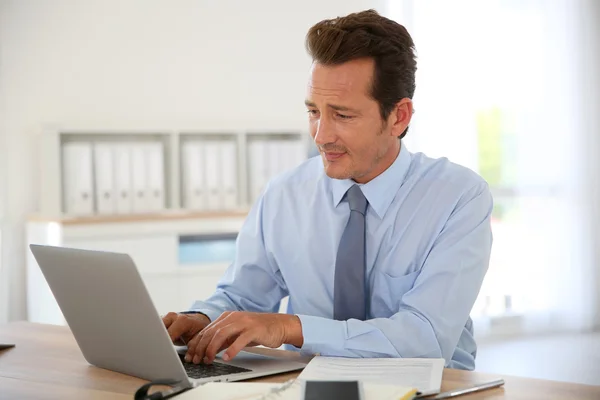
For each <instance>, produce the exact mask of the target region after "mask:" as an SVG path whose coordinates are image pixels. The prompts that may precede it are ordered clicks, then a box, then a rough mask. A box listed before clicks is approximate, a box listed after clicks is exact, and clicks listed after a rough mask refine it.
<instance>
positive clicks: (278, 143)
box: [263, 139, 287, 184]
mask: <svg viewBox="0 0 600 400" xmlns="http://www.w3.org/2000/svg"><path fill="white" fill-rule="evenodd" d="M283 143H284V142H283V141H282V140H281V139H270V140H268V141H266V142H265V144H266V146H267V162H268V164H269V166H268V167H267V168H266V170H265V172H264V176H263V179H264V182H265V184H266V183H267V182H268V181H269V180H271V178H273V177H274V176H275V175H277V174H279V173H281V172H283V168H282V165H281V164H282V159H283V158H284V157H285V154H284V152H283V151H282V150H283V148H282V144H283ZM285 162H287V161H285Z"/></svg>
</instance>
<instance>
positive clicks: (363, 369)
mask: <svg viewBox="0 0 600 400" xmlns="http://www.w3.org/2000/svg"><path fill="white" fill-rule="evenodd" d="M444 364H445V363H444V359H443V358H341V357H315V358H313V359H312V360H311V361H310V362H309V363H308V365H307V366H306V368H304V370H303V371H302V373H301V374H300V376H298V379H299V380H307V381H308V380H312V381H318V380H320V381H323V380H326V381H336V380H337V381H339V380H353V381H361V382H363V383H370V384H385V385H400V386H404V387H413V388H417V389H418V390H419V392H421V394H422V395H430V394H437V393H439V392H440V390H441V386H442V373H443V372H444Z"/></svg>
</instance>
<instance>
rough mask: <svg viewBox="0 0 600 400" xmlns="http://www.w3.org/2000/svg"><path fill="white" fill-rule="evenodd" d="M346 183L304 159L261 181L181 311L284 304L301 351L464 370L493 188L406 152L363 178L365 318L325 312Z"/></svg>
mask: <svg viewBox="0 0 600 400" xmlns="http://www.w3.org/2000/svg"><path fill="white" fill-rule="evenodd" d="M353 183H354V182H353V181H352V180H337V179H331V178H329V177H328V176H327V175H326V174H325V172H324V169H323V163H322V161H321V158H320V157H314V158H311V159H309V160H307V161H305V162H304V163H303V164H301V165H300V166H299V167H297V168H295V169H293V170H291V171H289V172H286V173H284V174H282V175H280V176H278V177H276V178H275V179H273V180H271V182H269V184H268V185H267V188H266V189H265V191H264V193H263V194H262V196H261V198H260V199H259V200H258V201H257V202H256V203H255V204H254V206H253V207H252V209H251V211H250V213H249V215H248V217H247V219H246V221H245V223H244V224H243V227H242V229H241V231H240V232H239V235H238V238H237V242H236V258H235V261H234V262H233V263H232V265H231V266H230V267H229V268H228V269H227V272H226V273H225V275H224V276H223V277H222V278H221V280H220V282H219V284H218V286H217V289H216V292H215V293H214V294H213V295H212V296H211V297H210V298H208V299H207V300H206V301H198V302H196V303H194V304H193V306H192V308H191V310H195V311H200V312H203V313H205V314H206V315H207V316H208V317H209V318H210V319H211V320H213V321H214V320H215V319H217V318H218V317H219V315H220V314H221V313H222V312H223V311H227V310H228V311H232V310H243V311H255V312H276V311H277V310H278V307H279V303H280V301H281V299H282V298H284V297H285V296H287V295H289V305H288V313H293V314H296V315H298V317H299V318H300V321H301V323H302V334H303V336H304V344H303V346H302V348H301V349H300V350H301V351H302V352H306V353H310V354H315V353H319V354H321V355H324V356H346V357H405V358H411V357H440V358H444V359H445V360H446V366H448V367H451V368H460V369H474V367H475V355H476V349H477V346H476V343H475V340H474V337H473V326H472V321H471V319H470V317H469V313H470V311H471V309H472V307H473V304H474V302H475V299H476V297H477V295H478V293H479V289H480V287H481V284H482V282H483V278H484V276H485V273H486V271H487V268H488V265H489V258H490V251H491V246H492V234H491V226H490V217H491V213H492V197H491V195H490V192H489V188H488V185H487V183H486V182H485V181H484V180H483V179H482V178H481V177H479V176H478V175H477V174H475V173H474V172H473V171H471V170H469V169H467V168H465V167H462V166H459V165H456V164H453V163H451V162H449V161H448V160H447V159H445V158H441V159H432V158H429V157H427V156H425V155H423V154H421V153H414V154H413V153H410V152H409V151H408V150H407V148H406V147H405V145H404V143H402V147H401V151H400V153H399V155H398V157H397V158H396V160H395V161H394V163H393V164H392V165H391V166H390V167H389V168H388V169H387V170H386V171H384V172H383V173H382V174H381V175H379V176H378V177H376V178H375V179H373V180H372V181H370V182H368V183H366V184H364V185H361V190H362V191H363V193H364V195H365V197H366V198H367V200H368V202H369V205H368V208H367V213H366V230H367V232H366V282H367V299H366V302H367V320H366V321H359V320H354V319H351V320H348V321H335V320H333V319H332V316H333V292H334V287H333V282H334V268H335V258H336V253H337V249H338V244H339V242H340V238H341V235H342V232H343V230H344V228H345V226H346V223H347V221H348V218H349V215H350V210H349V208H348V203H347V202H346V200H345V198H344V194H345V192H346V191H347V190H348V189H349V188H350V186H352V184H353Z"/></svg>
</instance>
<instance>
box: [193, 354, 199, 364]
mask: <svg viewBox="0 0 600 400" xmlns="http://www.w3.org/2000/svg"><path fill="white" fill-rule="evenodd" d="M194 364H200V357H198V356H194Z"/></svg>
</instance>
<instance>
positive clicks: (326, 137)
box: [313, 118, 335, 146]
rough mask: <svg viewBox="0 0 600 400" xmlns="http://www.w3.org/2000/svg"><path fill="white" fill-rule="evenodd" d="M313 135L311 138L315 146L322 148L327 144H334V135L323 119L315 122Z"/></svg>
mask: <svg viewBox="0 0 600 400" xmlns="http://www.w3.org/2000/svg"><path fill="white" fill-rule="evenodd" d="M315 125H316V128H315V129H316V130H315V135H314V137H313V139H314V141H315V144H316V145H317V146H322V145H325V144H327V143H333V142H335V133H334V131H333V129H331V126H330V125H329V123H327V122H326V121H325V120H324V119H323V118H321V119H319V120H318V121H317V123H316V124H315Z"/></svg>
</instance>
